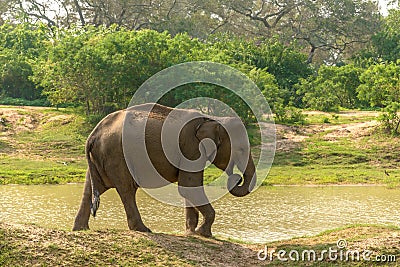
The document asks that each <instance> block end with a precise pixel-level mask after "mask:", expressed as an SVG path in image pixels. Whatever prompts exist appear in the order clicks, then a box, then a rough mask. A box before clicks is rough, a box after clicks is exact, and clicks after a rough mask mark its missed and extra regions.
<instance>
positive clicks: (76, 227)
mask: <svg viewBox="0 0 400 267" xmlns="http://www.w3.org/2000/svg"><path fill="white" fill-rule="evenodd" d="M86 230H89V225H87V224H86V225H74V227H73V228H72V231H86Z"/></svg>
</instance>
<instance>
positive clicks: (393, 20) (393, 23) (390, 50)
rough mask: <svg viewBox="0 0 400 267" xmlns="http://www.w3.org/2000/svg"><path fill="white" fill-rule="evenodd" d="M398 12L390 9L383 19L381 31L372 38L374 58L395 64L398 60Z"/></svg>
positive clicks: (399, 56)
mask: <svg viewBox="0 0 400 267" xmlns="http://www.w3.org/2000/svg"><path fill="white" fill-rule="evenodd" d="M399 23H400V10H396V9H392V10H390V11H389V15H388V16H387V17H386V18H385V19H384V23H383V26H382V30H381V31H379V32H378V33H377V34H375V35H374V36H373V37H372V43H373V45H374V48H375V53H376V57H377V58H379V59H382V60H384V61H391V62H396V61H397V60H398V59H399V58H400V29H399Z"/></svg>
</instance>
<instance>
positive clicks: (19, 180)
mask: <svg viewBox="0 0 400 267" xmlns="http://www.w3.org/2000/svg"><path fill="white" fill-rule="evenodd" d="M66 164H67V165H64V162H60V161H56V160H32V159H27V158H22V159H21V158H14V157H8V156H4V155H3V156H0V166H1V168H0V184H64V183H71V182H82V181H84V178H85V172H86V163H85V162H84V161H78V162H73V161H72V162H71V161H70V162H66Z"/></svg>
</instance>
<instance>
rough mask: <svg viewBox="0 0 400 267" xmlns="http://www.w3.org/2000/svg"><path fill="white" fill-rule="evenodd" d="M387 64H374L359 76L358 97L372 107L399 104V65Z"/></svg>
mask: <svg viewBox="0 0 400 267" xmlns="http://www.w3.org/2000/svg"><path fill="white" fill-rule="evenodd" d="M399 63H400V62H399V61H398V63H397V64H396V63H393V62H388V63H380V64H374V65H372V66H370V67H369V68H368V69H366V70H365V71H364V72H363V73H362V74H361V76H360V81H361V84H360V86H359V87H358V88H357V90H358V97H359V98H360V99H361V100H365V101H368V103H370V105H371V106H373V107H386V106H388V105H390V104H391V103H400V65H399Z"/></svg>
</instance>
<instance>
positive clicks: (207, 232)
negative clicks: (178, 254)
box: [196, 225, 212, 237]
mask: <svg viewBox="0 0 400 267" xmlns="http://www.w3.org/2000/svg"><path fill="white" fill-rule="evenodd" d="M196 234H198V235H201V236H204V237H212V233H211V227H205V226H204V225H202V226H200V227H199V228H197V229H196Z"/></svg>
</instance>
